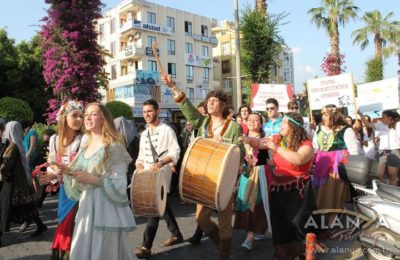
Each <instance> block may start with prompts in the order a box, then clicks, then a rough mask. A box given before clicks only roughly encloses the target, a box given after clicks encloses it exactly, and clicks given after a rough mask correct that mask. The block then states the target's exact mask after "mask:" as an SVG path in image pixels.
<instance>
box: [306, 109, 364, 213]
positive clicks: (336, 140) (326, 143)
mask: <svg viewBox="0 0 400 260" xmlns="http://www.w3.org/2000/svg"><path fill="white" fill-rule="evenodd" d="M354 135H355V133H354V131H353V129H352V128H351V127H349V126H348V125H347V124H346V120H345V118H344V116H343V114H342V113H341V112H340V111H338V110H337V108H336V107H335V106H334V105H328V106H325V107H324V108H322V123H321V125H319V126H318V127H317V129H316V132H315V135H314V139H313V143H314V148H315V149H316V158H315V168H314V173H313V187H314V190H315V197H316V203H317V207H318V208H319V209H344V203H345V202H346V201H348V200H349V199H350V183H349V180H348V178H347V173H346V169H345V167H344V163H346V162H347V158H348V156H349V150H348V149H350V150H357V144H356V143H355V141H354V139H355V138H354ZM352 147H355V149H353V148H352ZM331 217H333V216H331Z"/></svg>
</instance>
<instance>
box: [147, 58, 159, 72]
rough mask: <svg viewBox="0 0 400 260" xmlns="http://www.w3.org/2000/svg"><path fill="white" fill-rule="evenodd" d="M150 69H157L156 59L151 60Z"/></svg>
mask: <svg viewBox="0 0 400 260" xmlns="http://www.w3.org/2000/svg"><path fill="white" fill-rule="evenodd" d="M148 69H149V70H151V71H157V62H156V61H154V60H149V67H148Z"/></svg>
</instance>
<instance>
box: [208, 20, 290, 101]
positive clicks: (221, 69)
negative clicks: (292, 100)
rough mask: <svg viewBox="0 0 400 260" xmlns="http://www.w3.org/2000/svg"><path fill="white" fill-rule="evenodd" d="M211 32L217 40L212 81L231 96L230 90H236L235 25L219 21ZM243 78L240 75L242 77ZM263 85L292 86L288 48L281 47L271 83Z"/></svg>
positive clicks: (272, 69)
mask: <svg viewBox="0 0 400 260" xmlns="http://www.w3.org/2000/svg"><path fill="white" fill-rule="evenodd" d="M212 32H213V33H214V34H215V36H216V37H217V39H218V45H217V46H215V47H214V49H213V55H214V64H215V66H214V80H215V81H216V82H217V83H215V84H216V85H219V86H221V87H222V89H223V90H224V91H225V92H227V93H229V95H230V96H232V90H235V89H236V78H237V75H236V59H235V55H236V44H235V35H236V34H235V24H234V22H230V21H221V23H220V25H219V26H218V27H214V28H213V29H212ZM245 76H246V75H242V77H245ZM264 83H273V84H292V85H293V86H294V66H293V52H292V50H291V49H290V48H289V47H287V46H282V52H281V53H280V54H279V59H278V60H277V62H276V66H274V67H272V68H271V81H270V82H264ZM243 90H244V89H242V91H243ZM244 94H246V93H244ZM247 94H249V93H247Z"/></svg>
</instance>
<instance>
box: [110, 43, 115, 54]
mask: <svg viewBox="0 0 400 260" xmlns="http://www.w3.org/2000/svg"><path fill="white" fill-rule="evenodd" d="M110 53H111V54H112V55H115V42H111V43H110Z"/></svg>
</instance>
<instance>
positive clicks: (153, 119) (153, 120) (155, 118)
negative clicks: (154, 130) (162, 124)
mask: <svg viewBox="0 0 400 260" xmlns="http://www.w3.org/2000/svg"><path fill="white" fill-rule="evenodd" d="M157 119H158V115H155V116H154V117H152V118H151V119H150V121H149V124H152V123H154V122H155V121H157Z"/></svg>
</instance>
